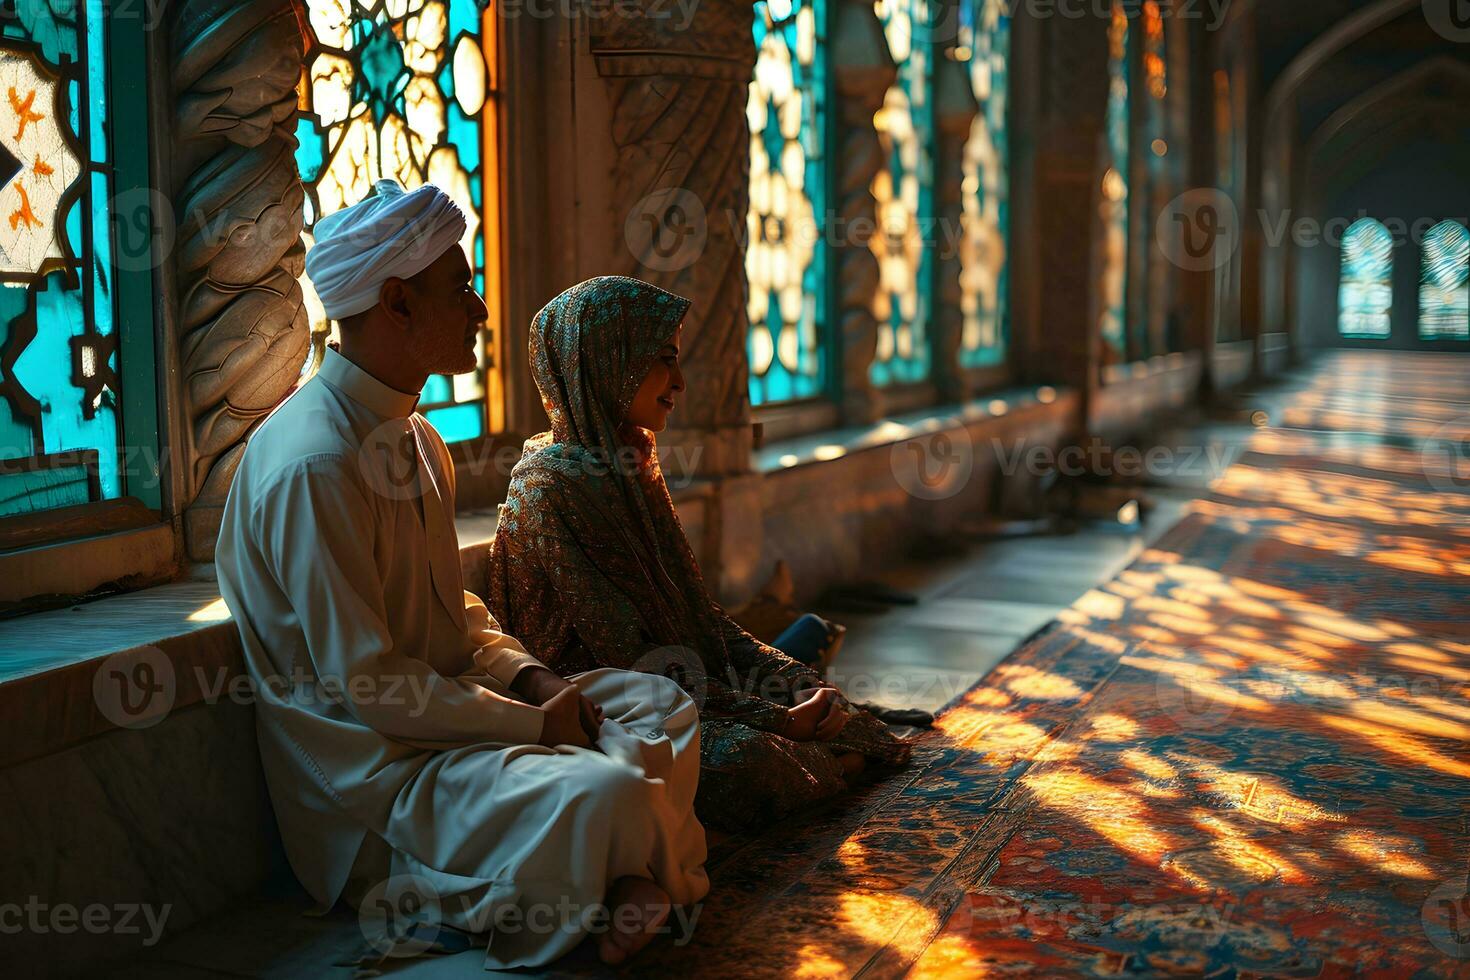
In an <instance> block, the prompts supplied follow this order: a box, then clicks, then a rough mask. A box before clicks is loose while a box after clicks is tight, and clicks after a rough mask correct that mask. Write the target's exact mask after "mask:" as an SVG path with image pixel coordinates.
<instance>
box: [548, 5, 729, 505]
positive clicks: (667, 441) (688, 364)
mask: <svg viewBox="0 0 1470 980" xmlns="http://www.w3.org/2000/svg"><path fill="white" fill-rule="evenodd" d="M619 9H620V10H621V9H622V8H619ZM673 10H677V8H672V9H671V8H669V6H668V5H667V4H663V3H659V2H655V0H640V2H639V3H638V4H637V11H638V12H637V13H634V14H628V15H626V16H604V17H596V18H593V17H589V18H587V20H586V23H587V25H588V27H589V28H590V29H589V32H588V34H587V35H586V37H587V42H586V43H587V47H586V48H585V49H584V51H583V52H582V56H583V61H582V63H584V64H586V63H587V61H588V60H589V59H590V63H591V64H590V67H591V68H593V69H594V71H592V72H587V73H582V72H579V73H578V74H579V78H578V82H577V86H576V94H575V100H576V117H577V120H578V127H577V128H578V134H577V139H578V145H577V160H576V164H575V166H576V168H577V172H578V180H577V184H578V194H579V198H580V200H579V203H578V216H577V221H578V227H579V230H580V234H579V241H578V242H577V262H576V265H577V268H578V272H579V275H580V276H582V277H583V278H585V277H587V276H593V275H607V274H622V275H629V276H636V277H638V278H639V279H643V280H645V281H648V282H652V283H654V284H656V285H658V286H662V287H664V288H666V289H669V290H672V291H673V292H676V293H679V294H681V295H684V296H687V297H689V298H690V299H691V300H693V303H694V305H693V307H692V308H691V309H690V311H689V316H688V318H687V319H686V320H685V322H684V334H683V367H684V373H685V375H686V377H687V378H688V381H689V389H688V392H687V393H686V395H685V398H684V400H683V402H682V403H681V404H680V407H679V410H678V411H677V412H676V413H675V415H674V417H673V419H672V420H671V427H670V429H669V431H668V432H666V433H664V434H663V435H661V436H660V437H659V446H660V455H661V456H662V457H663V461H664V466H665V470H666V472H668V474H669V476H670V478H671V479H677V478H680V477H688V476H693V475H698V476H719V475H727V474H733V473H741V472H745V471H747V470H748V469H749V467H750V449H751V436H750V395H749V383H748V377H747V362H746V354H745V337H746V331H747V320H746V280H745V247H744V246H745V221H746V210H747V206H748V202H749V191H748V186H747V175H748V168H749V151H748V144H749V141H750V131H749V126H748V124H747V122H746V118H745V100H746V91H747V86H748V85H749V82H750V76H751V72H752V70H753V69H754V67H755V43H754V40H753V38H752V36H751V16H752V11H751V8H750V5H749V4H734V3H721V4H698V5H696V6H695V7H694V8H693V10H692V16H691V17H690V18H689V20H688V22H687V23H685V22H684V19H683V15H682V14H673ZM671 14H672V15H671ZM566 285H571V283H565V284H563V286H566Z"/></svg>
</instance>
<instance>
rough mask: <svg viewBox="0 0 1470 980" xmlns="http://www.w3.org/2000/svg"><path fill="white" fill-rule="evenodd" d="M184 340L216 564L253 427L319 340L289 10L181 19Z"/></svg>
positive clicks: (176, 167)
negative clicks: (306, 246) (305, 266)
mask: <svg viewBox="0 0 1470 980" xmlns="http://www.w3.org/2000/svg"><path fill="white" fill-rule="evenodd" d="M169 26H170V36H171V38H172V44H171V47H170V57H171V62H172V64H171V68H172V75H173V98H174V101H173V112H174V116H173V125H172V126H171V127H170V128H169V133H170V136H171V138H172V140H173V144H172V151H173V152H172V155H171V156H172V167H173V186H172V203H173V207H174V214H175V218H176V221H177V224H178V229H177V230H178V235H177V239H176V242H177V244H176V247H175V249H174V253H173V261H174V271H175V273H176V277H177V293H176V296H177V319H176V329H175V335H174V336H173V337H172V338H170V341H171V342H172V343H173V344H175V345H176V349H177V357H178V364H179V371H180V374H181V377H182V393H183V402H184V404H183V405H182V406H179V410H180V411H181V412H182V413H183V415H184V416H185V418H186V420H187V424H186V425H185V427H184V430H185V431H184V438H185V440H186V442H187V444H186V445H184V446H178V447H175V448H174V453H175V455H174V459H175V466H178V467H181V468H182V470H183V473H184V477H183V479H182V481H181V483H182V486H183V488H184V499H183V500H181V501H179V502H178V503H179V505H180V507H181V508H185V511H184V518H185V519H184V530H185V543H186V547H187V549H188V553H189V557H190V558H192V559H194V560H208V559H209V558H210V557H212V555H213V552H214V539H215V534H216V532H217V529H218V526H219V515H220V511H221V510H222V508H223V507H224V502H225V497H226V495H227V493H228V492H229V487H230V481H231V479H232V478H233V476H234V472H235V468H236V466H237V465H238V464H239V461H240V456H241V454H242V453H243V452H244V450H245V438H246V436H247V435H248V433H249V432H250V430H251V429H252V428H253V427H254V426H255V425H256V424H258V423H259V422H260V421H261V419H263V418H264V417H265V416H266V414H267V413H268V412H270V410H271V409H272V408H274V407H275V406H276V404H278V403H279V402H280V400H281V399H282V398H283V397H284V396H285V395H286V394H287V393H288V392H289V391H290V389H291V386H292V384H293V383H294V382H295V381H296V378H297V376H298V372H299V370H300V367H301V364H302V359H303V357H304V356H305V352H306V347H307V343H308V339H309V338H308V332H307V314H306V310H305V308H304V306H303V304H302V296H301V288H300V286H299V285H298V284H297V282H296V280H297V277H298V276H300V275H301V272H302V263H303V259H304V254H303V251H302V248H301V226H302V207H301V206H302V199H303V198H302V187H301V182H300V180H299V179H298V176H297V170H296V162H295V160H294V158H293V152H294V150H295V146H296V139H295V136H294V135H293V134H292V125H293V121H294V118H295V115H296V83H297V80H298V78H299V77H300V72H301V58H302V34H301V26H300V23H299V22H298V20H297V14H296V12H295V10H294V9H293V7H292V5H291V3H290V2H289V0H245V2H240V0H187V2H184V3H181V4H179V5H177V6H175V7H174V8H173V9H172V17H171V21H170V25H169Z"/></svg>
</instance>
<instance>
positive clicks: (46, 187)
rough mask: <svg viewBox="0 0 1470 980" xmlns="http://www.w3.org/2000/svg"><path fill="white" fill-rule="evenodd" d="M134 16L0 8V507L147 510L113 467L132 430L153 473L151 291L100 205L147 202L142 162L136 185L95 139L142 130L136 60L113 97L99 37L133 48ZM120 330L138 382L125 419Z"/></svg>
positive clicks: (106, 140) (148, 490) (142, 263)
mask: <svg viewBox="0 0 1470 980" xmlns="http://www.w3.org/2000/svg"><path fill="white" fill-rule="evenodd" d="M137 23H138V21H137V19H136V18H135V19H134V20H133V21H120V22H118V23H114V22H113V21H112V20H111V19H110V18H108V17H106V16H105V15H104V11H103V5H102V4H101V3H100V2H98V0H87V2H81V3H50V4H47V3H38V2H34V0H21V2H20V3H19V4H16V3H14V2H13V0H11V2H7V3H5V4H3V5H0V516H9V515H16V514H24V513H29V512H34V511H40V510H47V509H50V508H54V507H63V506H68V505H75V504H86V503H91V502H94V501H99V500H106V499H111V498H116V497H120V496H122V495H123V494H124V493H128V494H131V495H133V496H135V497H138V498H139V499H142V500H143V501H144V502H145V503H147V504H149V505H151V506H155V507H156V506H157V505H158V497H159V492H158V484H157V481H156V480H144V479H141V478H140V474H138V473H136V472H134V473H132V474H129V473H128V470H130V469H133V468H134V462H133V461H135V460H136V459H137V457H138V451H139V450H146V449H148V448H149V447H148V446H146V445H140V434H144V433H146V434H147V436H148V438H149V439H152V440H154V442H153V444H152V447H151V448H152V449H153V450H154V454H153V456H152V465H153V467H155V469H149V470H148V471H147V472H144V473H142V474H141V476H152V475H156V464H157V457H156V449H157V443H156V431H157V426H156V418H157V417H156V408H157V406H156V404H155V403H154V401H153V398H154V395H153V386H152V384H151V376H152V329H153V322H152V312H151V300H149V299H148V297H147V295H146V293H144V294H140V293H139V292H138V290H139V285H138V284H139V281H140V280H141V282H142V283H143V287H142V288H143V289H144V290H146V289H147V288H148V286H147V283H148V281H149V277H150V275H151V273H150V271H149V268H148V267H149V266H150V264H151V263H150V260H149V253H148V248H147V243H146V242H145V243H144V248H143V251H142V254H141V256H140V255H138V254H128V255H126V256H123V255H119V254H117V252H116V246H117V240H116V239H115V238H114V231H115V230H116V224H115V219H116V216H115V214H114V204H115V202H116V201H118V200H119V199H121V200H122V201H123V203H125V204H129V205H131V204H134V203H138V202H142V201H145V200H146V199H147V197H148V192H147V189H146V182H147V169H146V157H143V158H141V159H143V167H142V170H141V185H140V184H139V183H136V181H137V180H138V177H139V172H138V170H137V168H136V166H134V167H133V168H132V169H130V171H129V172H128V173H127V174H125V175H123V177H121V178H120V177H119V170H118V168H117V166H116V163H117V161H116V160H115V159H114V158H113V155H112V152H111V142H110V137H111V135H112V131H113V129H114V128H115V127H117V126H119V125H120V124H121V123H120V121H121V120H124V119H126V120H131V122H129V123H128V125H130V126H131V125H146V123H137V122H136V121H137V120H139V119H140V118H145V117H142V115H141V114H142V112H143V111H145V107H146V102H145V96H144V93H143V88H142V85H141V66H139V65H135V64H129V70H130V71H134V72H135V74H134V76H133V78H132V80H131V83H130V87H129V88H127V89H126V91H125V93H120V96H121V97H120V98H119V99H117V100H114V98H113V96H114V91H113V78H115V77H119V76H116V75H114V74H112V73H113V70H114V69H115V67H116V66H114V65H113V64H112V54H113V52H114V51H117V50H121V47H120V44H119V42H118V40H117V39H114V38H113V36H112V35H113V34H114V32H115V31H124V32H127V34H128V36H127V37H125V38H123V39H122V41H124V42H126V43H128V44H134V45H137V46H139V49H140V50H141V45H142V38H141V37H139V36H136V35H138V33H139V28H138V26H137ZM120 142H121V141H120ZM138 146H142V152H144V153H146V145H143V144H141V143H140V144H138V145H137V146H134V148H133V150H129V151H128V158H129V159H130V161H131V162H132V164H134V165H136V163H137V161H138V159H139V156H138V153H137V152H135V151H136V150H137V149H138ZM124 149H126V148H124ZM133 197H136V198H138V202H133V201H129V200H128V199H129V198H133ZM138 217H141V218H142V219H143V220H144V227H148V226H149V224H150V222H149V219H148V216H147V213H146V204H145V205H143V208H142V210H141V211H140V209H139V208H138V207H132V206H130V207H129V208H128V218H129V219H130V220H131V219H133V218H138ZM120 270H121V271H120ZM140 295H142V306H141V311H142V312H141V315H138V316H136V317H135V319H136V320H137V321H138V322H136V323H133V324H131V325H130V326H129V330H130V332H129V334H128V337H127V338H124V337H123V336H122V332H121V331H120V329H119V326H120V322H121V321H122V318H121V317H120V315H119V311H120V309H128V310H129V311H130V313H131V312H135V311H134V308H133V307H131V306H123V305H121V304H124V303H132V302H134V301H136V300H137V299H138V298H139V296H140ZM134 333H136V334H137V335H138V336H139V337H140V340H139V344H138V347H137V349H136V350H134V349H133V348H132V347H131V346H130V347H129V349H128V357H129V359H130V364H131V365H133V366H136V367H139V368H141V369H142V370H141V371H136V372H134V374H136V375H137V376H138V377H139V378H140V379H141V380H140V382H139V386H138V389H139V390H137V391H132V392H131V394H130V400H129V402H128V406H129V407H130V408H131V406H133V405H136V406H137V409H136V410H131V411H130V412H128V413H126V414H127V416H128V417H125V413H124V407H125V406H124V400H123V399H124V385H123V380H124V378H125V377H126V378H127V379H128V380H129V381H130V382H131V380H132V378H133V376H134V375H133V374H129V375H125V374H124V371H123V368H124V366H125V365H124V364H123V363H122V348H123V346H124V341H125V340H127V341H128V342H129V343H131V337H132V336H133V334H134ZM134 399H135V400H134ZM125 460H127V461H129V465H127V466H125V465H124V461H125Z"/></svg>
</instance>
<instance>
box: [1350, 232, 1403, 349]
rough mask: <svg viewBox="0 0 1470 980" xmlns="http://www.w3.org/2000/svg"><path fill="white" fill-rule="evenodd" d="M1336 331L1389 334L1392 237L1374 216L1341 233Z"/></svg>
mask: <svg viewBox="0 0 1470 980" xmlns="http://www.w3.org/2000/svg"><path fill="white" fill-rule="evenodd" d="M1337 305H1338V314H1337V331H1338V333H1340V334H1342V336H1344V337H1369V338H1379V337H1387V336H1388V335H1389V333H1390V325H1389V316H1388V311H1389V309H1390V308H1391V307H1392V306H1393V236H1391V235H1390V234H1389V233H1388V229H1387V228H1385V227H1383V225H1382V224H1380V223H1379V222H1377V221H1375V220H1373V219H1372V218H1363V219H1360V220H1358V221H1355V222H1353V224H1352V225H1351V226H1350V227H1349V228H1348V230H1347V232H1346V233H1345V234H1344V235H1343V236H1342V279H1341V285H1340V286H1339V287H1338V301H1337Z"/></svg>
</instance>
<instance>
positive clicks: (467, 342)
mask: <svg viewBox="0 0 1470 980" xmlns="http://www.w3.org/2000/svg"><path fill="white" fill-rule="evenodd" d="M405 287H406V289H405V292H406V298H407V303H408V313H409V325H408V328H407V333H408V335H407V337H406V338H405V340H406V344H407V346H408V349H409V351H410V353H411V354H412V355H413V356H414V358H415V359H416V360H417V361H418V362H419V366H420V367H421V368H422V369H423V370H424V371H426V372H428V373H429V374H463V373H465V372H466V371H473V370H474V369H475V366H476V362H475V342H476V340H477V339H478V338H479V336H480V333H481V331H483V330H484V329H485V321H486V319H487V318H488V317H489V315H490V313H489V310H487V309H486V308H485V301H484V300H483V299H481V298H480V294H479V293H477V292H475V287H474V283H473V273H472V271H471V269H470V264H469V262H468V261H466V259H465V254H464V249H462V248H460V247H459V245H458V244H457V243H456V244H455V245H452V246H450V248H449V249H448V250H447V251H446V252H445V253H444V254H443V255H441V256H439V258H437V259H435V260H434V262H433V264H431V265H430V266H428V268H426V269H424V270H423V271H422V272H420V273H419V274H418V275H416V276H414V277H413V278H411V279H408V280H406V281H405Z"/></svg>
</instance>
